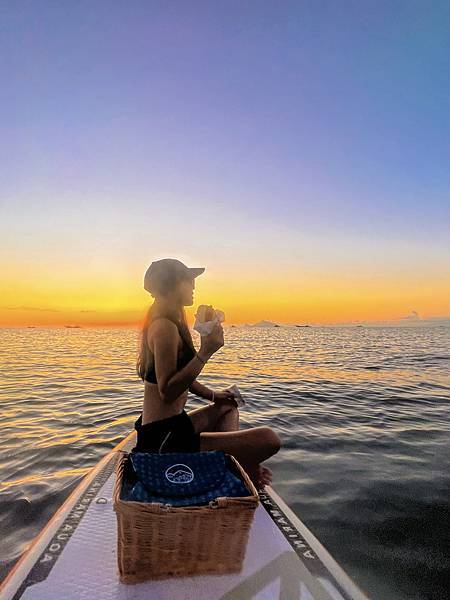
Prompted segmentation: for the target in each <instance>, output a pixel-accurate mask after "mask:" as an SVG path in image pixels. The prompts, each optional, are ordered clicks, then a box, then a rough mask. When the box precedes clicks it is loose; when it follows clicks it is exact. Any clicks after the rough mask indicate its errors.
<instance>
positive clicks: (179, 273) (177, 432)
mask: <svg viewBox="0 0 450 600" xmlns="http://www.w3.org/2000/svg"><path fill="white" fill-rule="evenodd" d="M204 270H205V269H204V267H199V268H189V267H187V266H186V265H184V264H183V263H182V262H181V261H179V260H177V259H172V258H165V259H161V260H158V261H154V262H153V263H152V264H151V265H150V267H149V268H148V269H147V272H146V273H145V277H144V288H145V289H146V290H147V291H148V292H149V293H150V294H151V295H152V297H153V298H155V301H154V302H153V304H152V305H151V306H150V308H149V311H148V313H147V316H146V318H145V320H144V324H143V328H142V337H141V346H140V352H139V356H138V360H137V364H136V369H137V373H138V375H139V377H140V378H141V379H142V380H143V381H144V405H143V411H142V414H141V416H140V417H139V419H138V420H137V421H136V424H135V427H136V430H137V444H136V447H135V448H134V450H135V451H141V452H142V451H161V452H164V451H165V452H176V451H178V452H198V451H206V450H223V451H224V452H227V453H228V454H232V455H233V456H234V457H235V458H236V459H237V460H238V461H239V462H240V464H241V465H242V466H243V468H244V469H245V471H246V472H247V473H248V474H249V476H250V478H251V479H252V481H253V482H254V483H255V485H256V487H257V488H259V489H262V488H263V487H264V484H270V483H271V480H272V472H271V470H270V469H269V468H268V467H265V466H262V465H261V464H260V463H261V462H263V461H264V460H267V459H268V458H270V457H271V456H273V455H274V454H275V453H276V452H278V450H279V449H280V446H281V441H280V438H279V436H278V435H277V433H276V432H275V431H274V430H273V429H271V428H270V427H265V426H260V427H252V428H250V429H243V430H239V410H238V408H237V405H236V401H235V400H234V397H233V394H232V392H229V391H214V393H213V390H211V389H209V388H207V387H205V386H204V385H202V384H201V383H199V382H198V381H197V380H196V379H197V376H198V375H199V374H200V372H201V370H202V369H203V367H204V365H205V363H206V362H207V361H208V359H209V358H210V357H211V356H212V355H213V354H214V353H215V352H217V350H219V349H220V348H221V347H222V346H223V345H224V338H223V328H222V325H221V324H220V323H219V324H218V325H217V326H216V327H215V328H214V329H213V331H212V332H211V333H210V334H209V335H207V336H202V338H201V347H200V350H199V351H198V352H197V351H196V349H195V347H194V344H193V342H192V336H191V333H190V331H189V327H188V324H187V321H186V312H185V309H184V307H185V306H190V305H192V304H193V302H194V300H193V296H194V289H195V278H196V277H197V276H198V275H200V274H201V273H203V271H204ZM188 391H191V392H192V393H193V394H195V395H197V396H200V397H201V398H205V399H208V400H213V402H212V403H211V404H209V405H208V406H203V407H201V408H196V409H194V410H191V411H189V412H188V413H187V412H186V411H185V409H184V407H185V405H186V401H187V397H188Z"/></svg>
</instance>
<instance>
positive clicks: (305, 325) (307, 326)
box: [296, 325, 311, 327]
mask: <svg viewBox="0 0 450 600" xmlns="http://www.w3.org/2000/svg"><path fill="white" fill-rule="evenodd" d="M296 327H311V325H296Z"/></svg>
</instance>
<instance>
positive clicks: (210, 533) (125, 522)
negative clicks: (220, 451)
mask: <svg viewBox="0 0 450 600" xmlns="http://www.w3.org/2000/svg"><path fill="white" fill-rule="evenodd" d="M225 456H226V457H227V459H228V466H229V468H231V470H232V471H233V473H234V474H235V475H237V476H238V477H239V478H240V479H241V480H242V481H243V482H244V484H245V486H246V487H247V489H248V491H249V492H250V494H251V495H250V496H242V497H236V498H231V497H219V498H217V499H216V500H213V501H211V502H209V504H208V505H204V506H183V507H179V506H170V505H166V504H162V503H157V502H134V501H127V500H122V499H121V498H120V494H121V490H122V484H123V479H124V471H126V469H127V468H128V467H129V463H128V464H127V461H129V458H128V453H126V452H120V453H119V459H118V462H117V464H116V482H115V486H114V493H113V501H114V510H115V512H116V516H117V559H118V568H119V577H120V581H121V582H122V583H138V582H142V581H146V580H149V579H165V578H168V577H185V576H190V575H201V574H210V575H211V574H216V575H222V574H225V573H238V572H240V571H241V570H242V567H243V561H244V558H245V552H246V549H247V543H248V538H249V533H250V528H251V525H252V521H253V517H254V514H255V510H256V508H257V506H258V504H259V495H258V492H257V490H256V488H255V486H254V484H253V482H252V481H251V479H250V478H249V476H248V475H247V473H246V472H245V471H244V469H243V468H242V467H241V465H240V464H239V463H238V461H237V460H236V459H235V458H234V456H232V455H231V454H226V455H225Z"/></svg>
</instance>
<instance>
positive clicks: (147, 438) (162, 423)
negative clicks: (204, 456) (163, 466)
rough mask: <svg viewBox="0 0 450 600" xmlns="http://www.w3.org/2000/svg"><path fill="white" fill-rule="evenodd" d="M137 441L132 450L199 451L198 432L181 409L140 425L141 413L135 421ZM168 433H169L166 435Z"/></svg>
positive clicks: (162, 451)
mask: <svg viewBox="0 0 450 600" xmlns="http://www.w3.org/2000/svg"><path fill="white" fill-rule="evenodd" d="M134 428H135V429H136V431H137V442H136V446H135V447H134V448H133V450H132V452H159V450H160V449H161V453H164V452H200V433H196V432H195V429H194V425H193V423H192V421H191V419H190V417H189V415H188V414H187V412H186V411H185V410H184V409H183V412H181V413H180V414H178V415H174V416H172V417H167V418H166V419H160V420H158V421H152V422H151V423H145V425H142V413H141V416H140V417H139V419H138V420H137V421H136V422H135V424H134ZM168 434H169V435H168Z"/></svg>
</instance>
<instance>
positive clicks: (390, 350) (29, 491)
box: [0, 327, 450, 600]
mask: <svg viewBox="0 0 450 600" xmlns="http://www.w3.org/2000/svg"><path fill="white" fill-rule="evenodd" d="M224 329H225V346H224V347H223V348H222V349H221V350H220V351H219V352H218V353H217V354H216V355H214V356H213V358H212V359H211V361H210V362H209V363H208V364H207V365H206V367H205V368H204V369H203V371H202V373H201V374H200V376H199V378H198V379H199V381H200V382H202V383H204V384H205V385H207V386H209V387H212V388H213V389H215V390H218V389H222V388H224V387H227V386H228V385H230V384H232V383H236V384H237V385H238V386H239V388H240V389H241V391H242V393H243V394H244V395H245V399H246V401H247V406H246V407H245V408H244V409H242V410H241V423H242V425H241V426H242V428H247V427H251V426H256V425H270V426H271V427H273V428H274V429H275V430H276V431H277V432H278V433H279V435H280V437H281V439H282V442H283V447H282V449H281V450H280V452H279V453H278V454H277V455H275V456H274V457H272V458H271V459H270V460H269V461H268V462H267V464H268V465H270V467H271V469H272V470H273V473H274V476H273V487H274V488H275V489H276V491H277V492H278V493H280V495H281V496H282V497H283V498H284V499H285V500H286V502H287V503H288V504H289V505H290V506H291V507H292V509H293V510H294V511H295V512H296V514H297V515H298V516H299V517H300V519H301V520H302V521H303V522H304V523H305V524H306V525H307V526H308V527H309V528H310V529H311V531H312V532H313V533H314V534H315V535H316V537H318V538H319V540H320V541H321V542H322V543H323V545H324V546H325V547H326V548H327V549H328V550H329V551H330V553H331V554H332V555H333V556H334V558H335V559H336V560H337V561H338V562H339V563H340V565H341V566H342V567H343V568H344V570H346V571H347V573H348V574H349V575H350V576H351V577H352V578H353V579H354V581H355V582H356V583H357V584H358V585H359V586H360V587H361V588H362V589H363V590H364V591H365V592H366V594H367V595H368V596H369V597H371V598H387V599H389V600H391V599H392V600H404V599H409V600H410V599H425V598H426V599H428V598H436V599H437V598H439V599H441V598H442V599H443V598H448V597H449V596H448V591H447V590H445V589H444V575H445V573H446V572H447V573H448V572H449V569H450V561H449V558H448V554H447V553H446V550H447V548H448V547H449V546H450V536H449V528H450V526H449V522H450V518H449V517H450V452H449V449H450V435H449V430H450V426H449V412H450V410H449V400H450V381H449V379H450V377H449V373H450V368H449V367H450V329H449V328H445V327H433V328H330V327H323V328H301V329H299V328H287V327H286V328H284V327H279V328H270V329H259V328H227V327H224ZM138 334H139V332H138V331H137V330H135V329H130V330H117V329H116V330H103V329H65V328H62V329H45V328H36V329H28V328H23V329H1V330H0V341H1V343H0V377H1V386H0V406H1V413H0V427H1V429H0V431H1V439H0V473H1V478H0V481H1V484H0V492H1V495H0V528H1V536H0V561H1V565H0V579H1V578H2V577H3V576H4V575H5V574H6V572H7V571H8V569H9V568H10V567H11V565H12V564H13V563H14V562H15V560H17V558H18V557H19V556H20V554H21V553H22V552H23V551H24V550H25V549H26V547H27V545H28V544H29V542H30V541H31V540H32V539H33V537H34V536H35V535H36V534H37V533H38V532H39V531H40V529H41V528H42V527H43V525H44V524H45V523H46V522H47V520H48V519H49V518H50V517H51V516H52V514H53V513H54V512H55V510H56V509H57V508H58V507H59V506H60V504H61V503H62V502H63V500H64V499H65V498H66V497H67V496H68V495H69V493H70V492H71V491H72V489H74V487H75V486H76V485H77V484H78V483H79V481H80V480H81V478H82V477H83V476H84V475H85V474H86V473H87V472H88V471H89V469H90V467H92V466H93V465H94V464H95V463H96V462H97V461H98V460H99V458H100V457H101V456H103V455H104V454H105V453H106V452H107V451H108V450H109V449H111V448H112V447H113V446H114V445H115V444H117V443H118V442H119V441H120V440H121V439H122V438H123V437H124V436H125V435H127V434H128V433H129V432H130V430H131V429H132V427H133V422H134V420H135V419H136V418H137V416H138V414H139V412H140V410H141V403H142V396H143V384H142V382H141V381H140V380H139V379H138V377H137V375H136V373H135V360H136V352H137V347H138ZM193 338H194V342H195V343H196V345H197V347H198V346H199V337H198V334H197V332H195V331H193ZM205 403H207V401H205V400H202V399H200V398H197V397H195V396H193V395H192V394H190V395H189V400H188V403H187V405H186V410H187V411H189V410H190V409H192V408H196V407H198V406H202V405H204V404H205Z"/></svg>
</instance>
